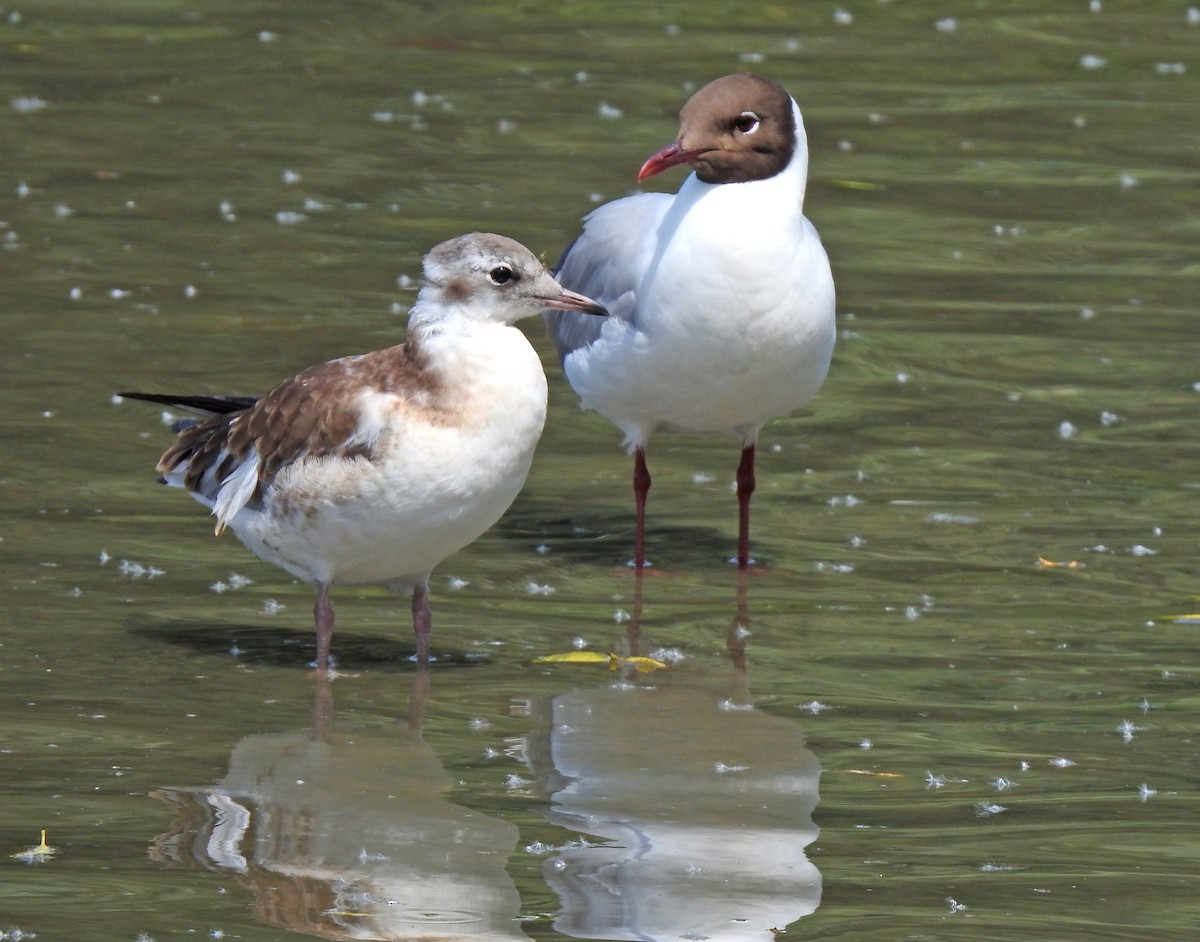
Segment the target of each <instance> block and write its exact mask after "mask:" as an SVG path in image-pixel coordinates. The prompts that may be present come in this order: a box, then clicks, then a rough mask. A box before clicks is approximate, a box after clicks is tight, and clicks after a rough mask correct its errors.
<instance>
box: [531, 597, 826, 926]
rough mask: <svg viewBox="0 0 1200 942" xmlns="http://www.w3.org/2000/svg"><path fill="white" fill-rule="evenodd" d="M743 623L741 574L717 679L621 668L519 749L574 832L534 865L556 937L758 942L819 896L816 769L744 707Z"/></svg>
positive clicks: (773, 726) (787, 727) (553, 714)
mask: <svg viewBox="0 0 1200 942" xmlns="http://www.w3.org/2000/svg"><path fill="white" fill-rule="evenodd" d="M638 608H640V606H638ZM636 622H637V619H636V618H635V620H634V623H633V630H632V631H631V634H630V637H631V639H634V644H636V643H637V642H636V639H637V638H638V633H637V632H638V625H637V623H636ZM748 626H749V618H748V614H747V612H746V607H745V584H744V582H740V583H739V586H738V615H737V617H735V618H734V620H733V624H732V626H731V630H730V635H729V649H730V656H731V660H732V662H733V666H734V670H733V671H732V672H731V677H726V678H724V679H721V680H717V681H714V680H713V679H712V678H703V677H696V676H689V673H690V672H687V671H685V670H683V669H680V670H679V671H674V672H670V671H661V672H658V673H654V674H649V675H645V676H642V677H639V676H637V675H635V674H631V675H630V676H628V677H626V678H625V680H624V682H620V683H617V684H614V685H612V686H608V687H604V688H598V689H590V690H577V691H574V692H571V693H565V694H562V695H560V696H556V697H553V698H552V699H551V700H550V702H549V703H548V704H547V708H546V709H545V710H543V717H544V722H545V723H546V728H545V729H544V730H543V732H542V733H541V734H540V735H539V736H536V737H534V738H531V739H530V740H529V741H528V742H527V743H526V756H527V759H528V761H529V762H530V765H531V766H532V767H533V769H534V771H535V773H537V774H538V780H539V783H540V785H541V787H542V788H543V789H544V791H545V792H546V793H547V794H548V795H549V797H550V800H551V803H552V805H551V810H550V811H549V812H548V817H549V819H550V820H551V821H552V822H553V823H555V824H557V825H560V826H561V827H563V828H566V829H569V830H571V831H574V832H576V833H578V834H580V835H584V839H583V840H579V841H572V842H567V843H566V845H565V846H563V847H561V848H556V850H555V856H554V857H553V858H551V859H549V860H548V861H547V863H546V865H545V867H544V871H543V873H544V876H545V879H546V881H547V883H549V885H550V886H551V888H552V889H553V890H554V892H555V893H556V894H557V895H558V897H559V900H560V903H561V911H560V913H559V915H558V917H557V919H556V921H555V924H554V927H555V929H556V930H557V931H558V932H560V933H563V934H565V935H569V936H573V937H576V938H584V939H637V940H655V942H661V940H668V939H669V940H678V939H709V940H715V942H717V940H755V939H757V940H770V939H771V930H773V929H775V930H778V929H782V928H784V927H786V926H787V925H788V924H789V923H791V922H794V921H795V920H797V919H799V918H801V917H803V916H806V915H808V914H810V913H812V912H813V911H814V910H816V908H817V906H818V905H819V904H820V901H821V874H820V872H819V871H818V870H817V868H816V867H815V866H814V865H813V864H812V863H811V862H810V861H809V860H808V858H807V856H806V855H805V852H804V849H805V848H806V847H807V846H808V845H809V844H810V843H812V841H813V840H814V839H815V838H816V836H817V833H818V829H817V827H816V825H814V824H813V821H812V813H813V810H814V808H815V807H816V805H817V801H818V791H817V789H818V780H819V778H820V772H821V769H820V763H819V762H818V760H817V757H816V756H815V755H814V754H813V753H812V752H810V751H809V750H808V749H807V748H806V747H805V745H804V736H803V734H802V732H801V730H800V728H799V727H798V726H797V724H796V723H795V722H793V721H790V720H787V719H783V718H780V717H776V716H771V715H769V714H767V713H764V712H761V711H759V710H756V709H754V708H753V706H752V704H751V701H750V699H749V696H748V693H747V674H746V670H745V659H744V650H743V648H744V645H743V643H742V642H744V638H745V630H744V629H746V628H748ZM593 839H598V842H596V840H593Z"/></svg>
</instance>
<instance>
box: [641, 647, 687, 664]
mask: <svg viewBox="0 0 1200 942" xmlns="http://www.w3.org/2000/svg"><path fill="white" fill-rule="evenodd" d="M647 656H648V657H649V658H651V659H652V660H655V661H662V662H663V663H664V664H678V663H680V662H681V661H682V660H684V658H685V657H687V655H685V654H684V653H683V652H682V651H680V650H679V648H655V649H654V650H653V651H651V652H650V653H649V654H648V655H647Z"/></svg>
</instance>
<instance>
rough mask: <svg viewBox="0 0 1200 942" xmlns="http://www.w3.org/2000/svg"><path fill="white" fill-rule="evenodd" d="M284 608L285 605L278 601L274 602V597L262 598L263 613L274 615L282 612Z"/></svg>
mask: <svg viewBox="0 0 1200 942" xmlns="http://www.w3.org/2000/svg"><path fill="white" fill-rule="evenodd" d="M285 608H287V606H286V605H282V604H280V603H279V602H276V601H275V600H274V599H264V600H263V607H262V610H263V614H264V615H276V614H278V613H279V612H282V611H283V610H284V609H285Z"/></svg>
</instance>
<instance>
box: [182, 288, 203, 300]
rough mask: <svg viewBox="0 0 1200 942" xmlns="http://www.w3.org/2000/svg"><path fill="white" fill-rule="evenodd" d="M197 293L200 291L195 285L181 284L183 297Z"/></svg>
mask: <svg viewBox="0 0 1200 942" xmlns="http://www.w3.org/2000/svg"><path fill="white" fill-rule="evenodd" d="M199 293H200V289H198V288H197V287H196V286H195V285H184V286H183V296H184V297H185V298H194V297H195V296H196V295H198V294H199Z"/></svg>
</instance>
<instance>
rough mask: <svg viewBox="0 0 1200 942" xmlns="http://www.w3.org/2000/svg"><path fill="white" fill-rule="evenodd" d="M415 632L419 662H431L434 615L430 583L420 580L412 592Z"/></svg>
mask: <svg viewBox="0 0 1200 942" xmlns="http://www.w3.org/2000/svg"><path fill="white" fill-rule="evenodd" d="M412 618H413V634H414V635H416V638H417V663H418V664H428V663H429V632H430V631H431V630H432V628H433V615H432V614H431V613H430V611H429V585H428V584H427V583H425V582H419V583H417V584H416V585H415V586H413V594H412Z"/></svg>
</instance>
